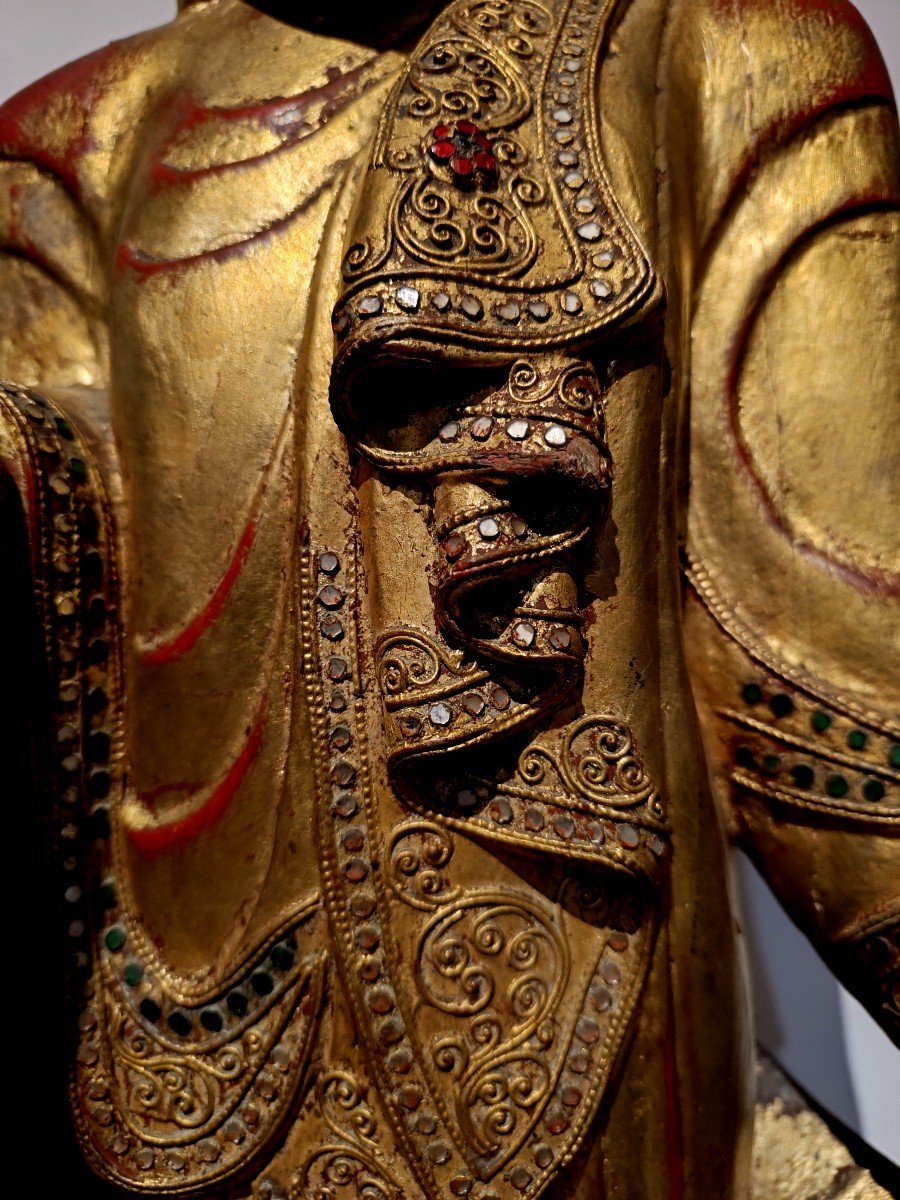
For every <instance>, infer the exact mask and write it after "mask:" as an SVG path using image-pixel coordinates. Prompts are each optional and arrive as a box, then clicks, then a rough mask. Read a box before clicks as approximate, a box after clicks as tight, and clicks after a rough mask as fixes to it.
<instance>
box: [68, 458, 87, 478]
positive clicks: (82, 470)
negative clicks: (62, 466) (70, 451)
mask: <svg viewBox="0 0 900 1200" xmlns="http://www.w3.org/2000/svg"><path fill="white" fill-rule="evenodd" d="M69 470H70V471H71V472H72V474H73V475H74V476H75V478H76V479H87V467H86V466H85V463H84V459H83V458H70V459H69Z"/></svg>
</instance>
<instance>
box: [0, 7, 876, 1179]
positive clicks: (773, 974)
mask: <svg viewBox="0 0 900 1200" xmlns="http://www.w3.org/2000/svg"><path fill="white" fill-rule="evenodd" d="M856 3H857V6H858V8H859V9H860V10H861V11H862V13H863V15H864V16H865V17H866V18H867V20H868V21H869V23H870V24H871V26H872V28H873V30H874V31H875V34H876V36H877V37H878V39H879V41H880V43H881V46H882V49H883V50H884V53H885V57H886V58H887V60H888V64H889V66H890V68H891V72H892V75H893V79H894V87H895V89H896V90H897V92H898V94H900V0H856ZM174 8H175V2H174V0H75V2H73V0H0V100H3V99H5V98H6V97H7V96H9V95H12V94H13V93H14V92H16V91H18V90H19V88H21V87H23V86H24V85H25V84H26V83H29V82H30V81H31V80H33V79H37V78H39V77H40V76H41V75H43V74H45V73H46V72H47V71H50V70H52V69H53V68H54V67H57V66H59V65H61V64H62V63H65V62H69V61H71V60H72V59H74V58H78V57H79V56H80V55H82V54H85V53H86V52H87V51H89V50H93V49H95V48H96V47H98V46H100V45H102V44H103V43H105V42H108V41H112V40H113V39H115V38H119V37H124V36H126V35H128V34H131V33H135V32H137V31H138V30H140V29H146V28H149V27H150V26H152V25H157V24H160V23H162V22H163V21H166V20H168V19H169V17H170V16H171V14H172V12H173V11H174ZM737 871H738V879H739V881H740V886H741V890H742V892H743V895H744V899H745V914H744V928H745V930H746V933H747V943H748V952H749V957H750V960H751V966H752V971H753V977H754V990H755V1000H756V1021H757V1029H758V1034H759V1038H760V1041H761V1042H762V1043H763V1044H764V1045H765V1046H767V1047H768V1048H769V1049H770V1050H772V1051H773V1052H774V1053H775V1054H776V1055H777V1056H778V1058H779V1059H780V1060H781V1062H783V1063H784V1065H785V1066H786V1067H787V1069H788V1070H789V1071H790V1072H791V1073H792V1074H793V1075H794V1076H795V1077H796V1078H797V1079H798V1080H799V1081H800V1083H801V1084H802V1085H803V1086H804V1087H806V1088H807V1090H808V1091H809V1092H810V1093H812V1094H813V1095H814V1096H816V1097H817V1098H818V1099H819V1100H820V1101H821V1102H822V1103H823V1104H825V1105H826V1106H827V1107H828V1108H830V1109H831V1110H832V1111H833V1112H834V1113H835V1114H836V1115H837V1116H839V1117H840V1118H841V1119H842V1120H843V1121H844V1122H845V1123H846V1124H847V1125H849V1126H850V1127H851V1128H854V1129H856V1130H857V1131H858V1132H860V1133H861V1134H862V1135H863V1137H865V1138H866V1139H867V1141H869V1142H870V1143H871V1144H872V1145H874V1146H876V1147H878V1149H880V1150H881V1151H882V1153H883V1154H886V1155H887V1156H888V1157H889V1158H891V1159H893V1160H894V1161H895V1162H898V1163H900V1054H898V1053H897V1051H896V1050H895V1049H894V1048H893V1047H892V1046H891V1044H890V1042H889V1041H888V1039H887V1038H886V1037H885V1036H884V1034H883V1033H882V1032H881V1031H880V1030H879V1029H878V1027H877V1026H876V1025H875V1023H874V1022H873V1021H872V1020H871V1019H870V1018H869V1017H868V1015H867V1014H866V1013H865V1012H864V1011H863V1009H862V1008H861V1007H860V1005H859V1004H857V1003H856V1001H855V1000H854V999H853V998H852V997H851V996H849V995H848V994H847V992H845V991H844V989H843V988H841V987H840V986H839V985H838V984H837V983H835V982H834V980H833V979H832V977H831V975H830V974H829V972H828V971H827V970H826V968H825V967H824V966H823V965H822V963H821V962H820V960H819V959H818V957H817V956H816V955H815V953H814V952H813V951H812V950H811V949H810V947H809V945H808V943H807V942H806V941H805V939H804V938H803V937H801V935H800V934H799V933H797V931H796V930H795V929H794V927H793V926H792V925H791V923H790V922H789V921H788V919H787V918H786V917H785V916H784V914H783V912H782V911H781V909H780V908H779V907H778V905H777V904H776V902H775V901H774V900H773V898H772V896H771V894H770V893H769V891H768V889H767V888H766V886H765V884H763V883H762V881H761V880H760V878H759V876H758V875H757V874H756V873H755V872H754V871H753V869H752V868H751V867H750V866H749V864H748V863H747V861H746V860H745V859H743V858H742V857H740V856H737Z"/></svg>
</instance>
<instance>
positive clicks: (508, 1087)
mask: <svg viewBox="0 0 900 1200" xmlns="http://www.w3.org/2000/svg"><path fill="white" fill-rule="evenodd" d="M423 843H424V844H423ZM428 843H430V844H428ZM389 853H390V860H391V876H392V879H391V882H392V884H393V886H394V889H395V891H396V892H397V894H398V895H399V896H400V897H401V898H404V896H405V890H404V885H405V884H408V881H409V878H410V876H413V877H414V876H415V875H416V874H417V873H418V871H419V869H420V867H421V866H422V865H423V859H424V864H427V866H426V870H428V871H429V872H432V873H433V872H434V870H435V866H437V867H438V869H440V868H441V867H446V866H449V863H450V859H451V858H452V856H453V845H452V841H451V838H450V835H449V834H448V833H446V832H445V831H442V830H440V829H439V828H438V827H437V826H434V825H428V824H426V823H418V824H413V825H410V826H405V827H401V829H400V831H398V833H397V834H396V835H395V837H394V838H393V840H392V843H391V845H390V848H389ZM432 877H433V875H432ZM445 891H446V893H447V894H444V893H445ZM413 907H416V908H419V909H420V910H421V909H423V908H424V909H426V910H427V911H429V912H430V915H429V918H428V920H427V921H425V922H424V924H423V925H422V927H421V932H420V934H419V940H418V943H417V945H416V949H415V954H414V959H413V963H414V967H413V974H414V976H415V978H416V981H417V985H418V988H419V993H420V995H421V997H422V999H423V1000H424V1001H425V1002H426V1003H427V1004H429V1005H431V1006H432V1007H433V1008H435V1009H437V1010H439V1011H440V1012H442V1013H444V1014H446V1015H447V1016H449V1017H452V1018H454V1020H453V1022H452V1023H451V1025H450V1028H451V1031H450V1032H442V1033H441V1034H440V1035H437V1036H435V1037H434V1038H432V1039H431V1042H430V1045H429V1046H428V1047H427V1049H426V1051H425V1054H426V1056H427V1058H428V1059H430V1061H431V1063H432V1064H433V1066H434V1067H435V1068H436V1069H437V1070H438V1071H440V1072H444V1073H446V1074H447V1075H448V1076H449V1077H450V1078H451V1079H453V1080H454V1082H455V1084H456V1088H455V1097H456V1100H455V1112H454V1116H455V1120H456V1124H457V1125H458V1127H459V1129H460V1131H461V1134H462V1136H463V1138H464V1140H465V1143H466V1144H467V1145H468V1146H471V1148H472V1150H473V1151H474V1153H475V1155H476V1156H477V1157H478V1158H479V1159H485V1160H490V1159H491V1158H494V1157H506V1156H507V1155H508V1154H509V1153H510V1152H511V1148H512V1149H514V1148H515V1147H516V1146H517V1145H519V1144H521V1140H522V1138H523V1136H524V1132H525V1131H527V1128H528V1125H529V1118H531V1119H533V1117H534V1116H536V1115H537V1113H539V1112H540V1107H541V1105H542V1102H544V1101H545V1100H546V1098H547V1095H548V1093H549V1091H550V1086H551V1083H552V1074H551V1063H550V1062H548V1057H549V1055H548V1051H549V1050H550V1049H551V1048H552V1047H553V1044H554V1042H558V1040H559V1036H560V1029H559V1027H558V1021H557V1017H558V1009H559V1004H560V1000H561V998H562V995H563V993H564V991H565V985H566V982H567V979H568V973H569V961H568V958H569V956H568V946H567V943H566V941H565V939H564V936H563V935H562V933H561V931H560V930H559V928H558V926H557V922H556V920H555V918H554V915H553V911H552V909H551V908H550V906H549V905H547V904H546V903H544V902H542V901H541V900H540V899H539V898H527V899H526V898H525V897H524V896H520V895H511V894H509V893H507V892H503V891H499V890H497V891H493V890H490V889H476V890H474V891H468V892H467V893H466V894H465V895H461V894H460V893H459V892H458V890H455V889H452V888H449V887H448V888H445V887H443V886H438V887H437V888H431V889H429V888H428V886H427V885H425V886H420V887H419V888H418V889H417V891H416V894H415V897H414V900H413ZM457 1024H459V1025H461V1026H462V1029H461V1030H460V1031H459V1032H456V1031H455V1026H456V1025H457ZM443 1028H444V1029H446V1025H445V1026H444V1027H443ZM504 1151H506V1154H504V1153H503V1152H504Z"/></svg>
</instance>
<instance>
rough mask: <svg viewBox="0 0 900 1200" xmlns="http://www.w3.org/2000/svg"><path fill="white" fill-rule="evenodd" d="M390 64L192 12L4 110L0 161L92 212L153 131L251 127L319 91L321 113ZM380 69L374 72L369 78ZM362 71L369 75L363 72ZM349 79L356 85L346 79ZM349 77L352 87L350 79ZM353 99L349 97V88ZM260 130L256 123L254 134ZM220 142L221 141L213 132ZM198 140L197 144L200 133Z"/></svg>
mask: <svg viewBox="0 0 900 1200" xmlns="http://www.w3.org/2000/svg"><path fill="white" fill-rule="evenodd" d="M395 59H396V61H399V58H398V56H395V55H392V54H388V55H378V54H376V53H375V52H374V51H372V50H370V49H368V48H365V47H361V46H357V45H355V44H354V43H352V42H347V41H340V40H336V39H331V38H325V37H320V36H317V35H316V34H313V33H310V32H308V31H305V30H301V29H294V28H292V27H290V26H288V25H285V24H283V23H282V22H279V21H276V20H274V19H273V18H271V17H268V16H265V15H264V14H263V13H261V12H259V11H258V10H255V9H253V8H251V7H250V6H249V5H246V4H243V3H240V2H238V0H224V2H223V3H219V4H211V5H206V4H199V5H197V6H193V5H191V6H188V7H187V8H185V9H184V10H183V11H182V12H181V13H180V14H179V15H178V16H177V17H176V18H175V19H174V20H173V21H171V22H169V23H167V24H165V25H162V26H159V27H158V28H156V29H151V30H149V31H147V32H145V33H141V34H138V35H136V36H134V37H131V38H126V39H124V40H121V41H116V42H113V43H111V44H110V45H108V46H105V47H103V48H102V49H100V50H97V51H95V52H94V53H92V54H88V55H86V56H85V57H84V58H80V59H78V60H77V61H75V62H73V63H70V64H68V65H67V66H64V67H61V68H60V69H59V70H56V71H53V72H52V73H51V74H49V75H47V76H45V77H44V78H43V79H40V80H38V81H37V82H36V83H33V84H31V85H30V86H28V87H26V88H25V89H24V90H23V91H21V92H19V93H17V94H16V95H15V96H13V97H11V98H10V99H9V100H7V101H6V102H5V103H3V104H2V105H0V156H2V157H3V158H5V159H7V160H10V159H11V160H14V161H15V160H18V161H28V162H31V163H34V164H35V165H36V166H37V167H38V168H39V169H40V170H42V171H44V172H46V173H48V174H50V175H52V176H54V177H56V178H57V179H58V180H59V181H60V182H62V184H63V185H64V186H65V187H66V189H67V190H68V191H69V192H70V194H71V195H73V197H75V198H77V199H79V200H81V201H82V202H83V203H85V204H86V206H87V207H88V208H89V209H90V208H91V207H96V208H97V209H98V211H99V210H100V209H102V208H103V207H104V205H106V204H107V203H108V201H109V199H110V198H111V197H112V196H113V195H114V194H115V188H116V183H117V181H118V180H120V179H122V178H125V177H127V175H128V172H129V166H128V164H129V163H130V162H132V161H133V159H134V153H135V150H136V149H137V148H139V147H140V146H141V145H142V144H143V142H144V141H145V140H146V139H148V138H149V139H151V140H152V139H154V138H157V137H158V135H159V132H160V128H161V124H168V123H170V122H171V121H173V120H175V121H176V122H181V123H183V122H182V118H184V119H187V120H188V121H190V119H191V109H192V106H194V105H196V106H197V107H199V108H202V109H204V110H205V109H208V108H209V109H214V108H217V107H222V108H223V109H228V110H230V111H233V112H237V111H239V112H240V113H241V115H242V116H244V117H245V118H247V119H248V120H251V121H252V120H253V118H254V114H253V111H252V110H253V106H254V105H255V104H256V103H257V102H258V101H260V100H263V99H265V100H269V99H271V98H272V97H276V98H278V97H281V98H284V97H291V96H296V95H298V94H300V93H302V92H304V90H305V89H307V88H308V87H313V86H314V85H321V88H320V90H321V93H322V94H321V96H319V95H318V94H317V96H316V97H315V99H316V100H319V99H321V102H322V106H326V107H327V105H328V104H329V102H330V100H331V99H332V97H331V96H330V94H329V85H330V84H332V83H333V82H334V81H335V80H336V79H337V78H338V77H340V80H341V82H340V84H337V83H335V84H334V87H333V89H332V90H334V91H335V92H341V93H342V95H343V92H344V91H347V89H348V87H349V86H350V85H351V84H354V83H355V82H356V74H359V75H366V76H369V75H372V74H374V75H383V74H385V73H388V72H389V71H390V69H391V68H393V67H394V66H395ZM376 63H377V66H378V67H380V68H381V70H378V69H375V70H374V71H373V70H371V68H372V67H375V66H376ZM367 68H368V69H367ZM354 72H355V74H354ZM348 73H350V74H351V78H350V79H349V80H348V79H347V78H345V76H347V74H348ZM351 90H352V88H351ZM257 123H259V122H257ZM208 132H209V136H210V138H212V139H213V140H216V139H218V140H221V135H222V131H221V129H218V128H213V126H212V125H210V127H209V130H208ZM198 137H199V140H201V141H202V140H203V137H204V132H203V130H200V131H199V134H198Z"/></svg>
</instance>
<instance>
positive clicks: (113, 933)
mask: <svg viewBox="0 0 900 1200" xmlns="http://www.w3.org/2000/svg"><path fill="white" fill-rule="evenodd" d="M127 940H128V935H127V934H126V933H125V930H124V929H123V928H122V926H121V925H113V926H112V927H111V928H110V929H107V931H106V937H105V938H104V941H105V942H106V948H107V949H108V950H121V949H122V947H123V946H124V945H125V942H126V941H127Z"/></svg>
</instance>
